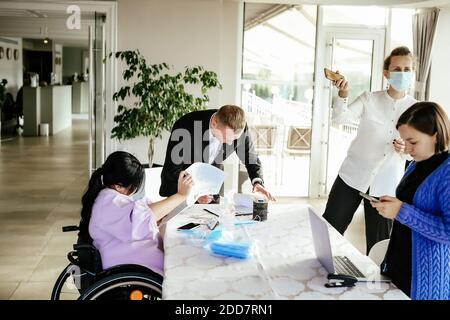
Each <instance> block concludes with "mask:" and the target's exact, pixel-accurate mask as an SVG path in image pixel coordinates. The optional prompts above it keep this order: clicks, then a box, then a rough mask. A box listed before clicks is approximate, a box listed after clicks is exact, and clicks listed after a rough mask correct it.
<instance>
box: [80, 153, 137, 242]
mask: <svg viewBox="0 0 450 320" xmlns="http://www.w3.org/2000/svg"><path fill="white" fill-rule="evenodd" d="M144 174H145V172H144V168H143V166H142V164H141V163H140V162H139V160H138V159H137V158H136V157H135V156H133V155H132V154H129V153H128V152H124V151H116V152H113V153H111V154H110V155H109V156H108V158H107V159H106V161H105V163H104V164H103V166H102V167H100V168H98V169H97V170H95V171H94V173H92V176H91V179H90V180H89V185H88V187H87V190H86V192H85V193H84V195H83V198H82V199H81V203H82V205H83V207H82V209H81V221H80V233H79V234H78V236H79V238H80V239H79V242H87V243H92V238H91V237H90V235H89V220H90V219H91V212H92V207H93V206H94V202H95V199H96V198H97V196H98V194H99V193H100V191H102V189H104V188H106V187H111V186H113V185H115V184H117V185H120V186H122V187H125V188H128V189H130V190H131V191H136V190H138V189H139V188H140V187H141V184H142V182H143V180H144Z"/></svg>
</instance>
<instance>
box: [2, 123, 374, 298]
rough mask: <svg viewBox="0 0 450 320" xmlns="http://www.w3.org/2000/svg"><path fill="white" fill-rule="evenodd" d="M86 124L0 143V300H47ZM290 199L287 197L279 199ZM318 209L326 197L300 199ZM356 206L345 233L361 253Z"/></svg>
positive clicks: (72, 209) (77, 204)
mask: <svg viewBox="0 0 450 320" xmlns="http://www.w3.org/2000/svg"><path fill="white" fill-rule="evenodd" d="M87 134H88V125H87V122H86V121H83V120H80V119H74V120H73V126H72V128H71V129H67V130H65V131H63V132H61V133H59V134H57V135H55V136H52V137H26V138H24V137H19V138H15V139H13V140H11V141H4V142H2V144H1V145H0V299H2V300H4V299H49V297H50V294H51V290H52V288H53V284H54V282H55V280H56V278H57V276H58V275H59V273H60V272H61V271H62V269H63V268H64V267H65V266H66V265H67V263H68V262H67V258H66V254H67V252H68V251H70V249H71V248H72V244H73V243H74V242H75V240H76V233H65V234H64V233H62V232H61V227H62V226H63V225H68V224H77V223H78V220H79V212H80V208H81V195H82V193H83V191H84V189H85V187H86V185H87V181H88V172H87V168H88V163H87V159H88V156H87V154H88V141H87V136H88V135H87ZM278 202H280V203H283V202H292V199H278ZM295 202H303V203H311V204H312V205H313V206H315V207H317V208H318V209H319V210H323V208H324V206H325V200H308V199H300V200H295ZM363 235H364V224H363V215H362V214H361V209H360V210H358V212H357V214H356V215H355V218H354V221H353V223H352V224H351V226H350V228H349V230H348V231H347V233H346V237H347V238H348V239H350V241H352V242H353V244H354V245H355V246H356V247H357V248H358V249H359V250H360V251H361V252H363V253H364V252H365V243H364V236H363Z"/></svg>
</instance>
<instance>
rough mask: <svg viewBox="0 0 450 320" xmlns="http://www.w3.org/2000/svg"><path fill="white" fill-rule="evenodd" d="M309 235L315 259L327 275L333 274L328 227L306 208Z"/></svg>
mask: <svg viewBox="0 0 450 320" xmlns="http://www.w3.org/2000/svg"><path fill="white" fill-rule="evenodd" d="M308 211H309V221H310V223H311V233H312V238H313V243H314V250H315V251H316V256H317V259H319V261H320V263H321V264H322V266H323V267H324V268H325V269H326V270H327V272H328V273H334V264H333V254H332V252H331V244H330V234H329V232H328V225H327V223H326V222H325V220H323V218H322V217H320V216H319V215H317V214H316V213H315V212H314V210H313V209H312V208H308Z"/></svg>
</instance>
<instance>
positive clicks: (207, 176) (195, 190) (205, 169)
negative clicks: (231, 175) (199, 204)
mask: <svg viewBox="0 0 450 320" xmlns="http://www.w3.org/2000/svg"><path fill="white" fill-rule="evenodd" d="M186 171H187V172H188V173H189V174H190V175H191V176H192V179H193V180H194V186H193V187H192V192H191V194H190V195H189V197H188V199H187V200H186V203H187V205H189V206H190V205H192V204H194V203H195V201H197V199H198V198H199V197H201V196H204V195H208V194H211V195H212V194H218V193H219V192H220V188H221V187H222V184H223V181H224V180H225V172H223V171H222V170H220V169H218V168H216V167H214V166H212V165H210V164H207V163H202V162H195V163H193V164H192V165H190V166H189V168H187V169H186Z"/></svg>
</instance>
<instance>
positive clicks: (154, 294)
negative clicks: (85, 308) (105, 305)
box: [79, 272, 162, 300]
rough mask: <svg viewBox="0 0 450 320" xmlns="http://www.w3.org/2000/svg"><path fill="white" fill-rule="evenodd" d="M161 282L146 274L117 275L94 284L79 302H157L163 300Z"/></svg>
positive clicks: (129, 273)
mask: <svg viewBox="0 0 450 320" xmlns="http://www.w3.org/2000/svg"><path fill="white" fill-rule="evenodd" d="M161 295H162V287H161V280H160V279H158V278H157V277H155V276H151V275H148V274H144V273H138V272H128V273H122V274H115V275H111V276H108V277H106V278H103V279H102V280H100V281H98V282H96V283H94V284H93V285H92V286H91V287H89V288H87V289H86V291H85V292H84V293H83V294H82V295H81V296H80V297H79V300H157V299H161Z"/></svg>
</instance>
